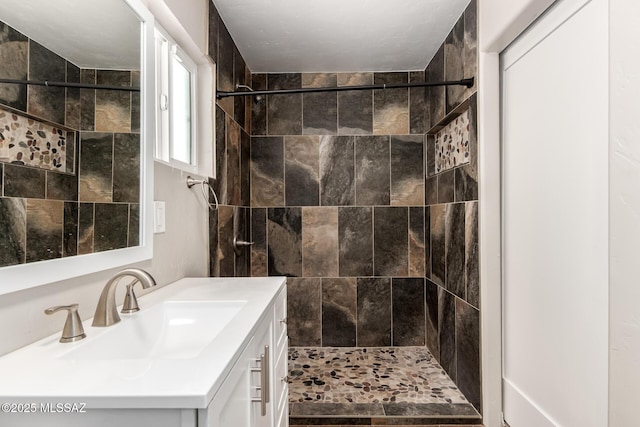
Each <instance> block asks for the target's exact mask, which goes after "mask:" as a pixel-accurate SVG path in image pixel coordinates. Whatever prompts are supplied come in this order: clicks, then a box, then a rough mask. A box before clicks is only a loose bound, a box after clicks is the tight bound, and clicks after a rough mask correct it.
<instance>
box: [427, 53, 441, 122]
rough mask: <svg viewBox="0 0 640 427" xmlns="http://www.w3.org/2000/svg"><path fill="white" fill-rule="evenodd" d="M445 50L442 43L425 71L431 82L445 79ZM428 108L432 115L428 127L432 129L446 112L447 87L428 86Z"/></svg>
mask: <svg viewBox="0 0 640 427" xmlns="http://www.w3.org/2000/svg"><path fill="white" fill-rule="evenodd" d="M444 50H445V48H444V44H442V45H441V46H440V48H439V49H438V50H437V51H436V54H435V55H434V56H433V59H432V60H431V62H430V63H429V65H428V66H427V69H426V71H425V73H426V78H427V80H428V81H430V82H441V81H444V80H445V73H444V57H445V54H444ZM427 109H428V110H429V117H430V120H429V125H428V126H427V129H430V128H432V127H433V126H435V125H436V124H438V123H439V122H440V121H441V120H442V119H443V118H444V116H445V114H446V112H445V110H446V89H445V87H444V86H437V87H430V88H427Z"/></svg>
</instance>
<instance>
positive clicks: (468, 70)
mask: <svg viewBox="0 0 640 427" xmlns="http://www.w3.org/2000/svg"><path fill="white" fill-rule="evenodd" d="M464 77H465V78H469V77H476V82H474V85H473V86H472V87H470V88H467V89H465V93H464V98H468V97H469V96H470V95H472V94H473V93H475V92H476V90H477V88H478V83H477V77H478V11H477V0H471V2H469V5H468V6H467V8H466V9H465V11H464Z"/></svg>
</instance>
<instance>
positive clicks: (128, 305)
mask: <svg viewBox="0 0 640 427" xmlns="http://www.w3.org/2000/svg"><path fill="white" fill-rule="evenodd" d="M138 282H139V280H138V279H134V280H133V282H131V283H129V284H128V285H127V293H126V294H125V295H124V304H123V305H122V310H120V313H124V314H128V313H135V312H136V311H140V306H139V305H138V298H136V294H135V292H133V285H135V284H136V283H138Z"/></svg>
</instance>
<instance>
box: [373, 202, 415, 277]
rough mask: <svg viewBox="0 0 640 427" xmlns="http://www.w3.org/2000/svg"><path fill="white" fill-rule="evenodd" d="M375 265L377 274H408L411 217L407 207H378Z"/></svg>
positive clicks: (375, 227) (375, 230) (375, 232)
mask: <svg viewBox="0 0 640 427" xmlns="http://www.w3.org/2000/svg"><path fill="white" fill-rule="evenodd" d="M373 218H374V239H373V241H374V251H373V265H374V275H376V276H406V275H407V274H408V261H409V260H408V252H409V251H408V244H409V236H408V234H409V224H408V221H409V218H408V211H407V208H397V207H389V208H387V207H376V208H374V211H373Z"/></svg>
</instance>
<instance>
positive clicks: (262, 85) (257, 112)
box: [250, 74, 267, 135]
mask: <svg viewBox="0 0 640 427" xmlns="http://www.w3.org/2000/svg"><path fill="white" fill-rule="evenodd" d="M251 82H252V83H251V87H252V88H253V90H267V75H266V74H253V75H252V76H251ZM265 98H266V97H263V98H262V101H259V102H258V101H256V100H255V98H252V99H251V102H250V104H251V135H267V102H266V99H265Z"/></svg>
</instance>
